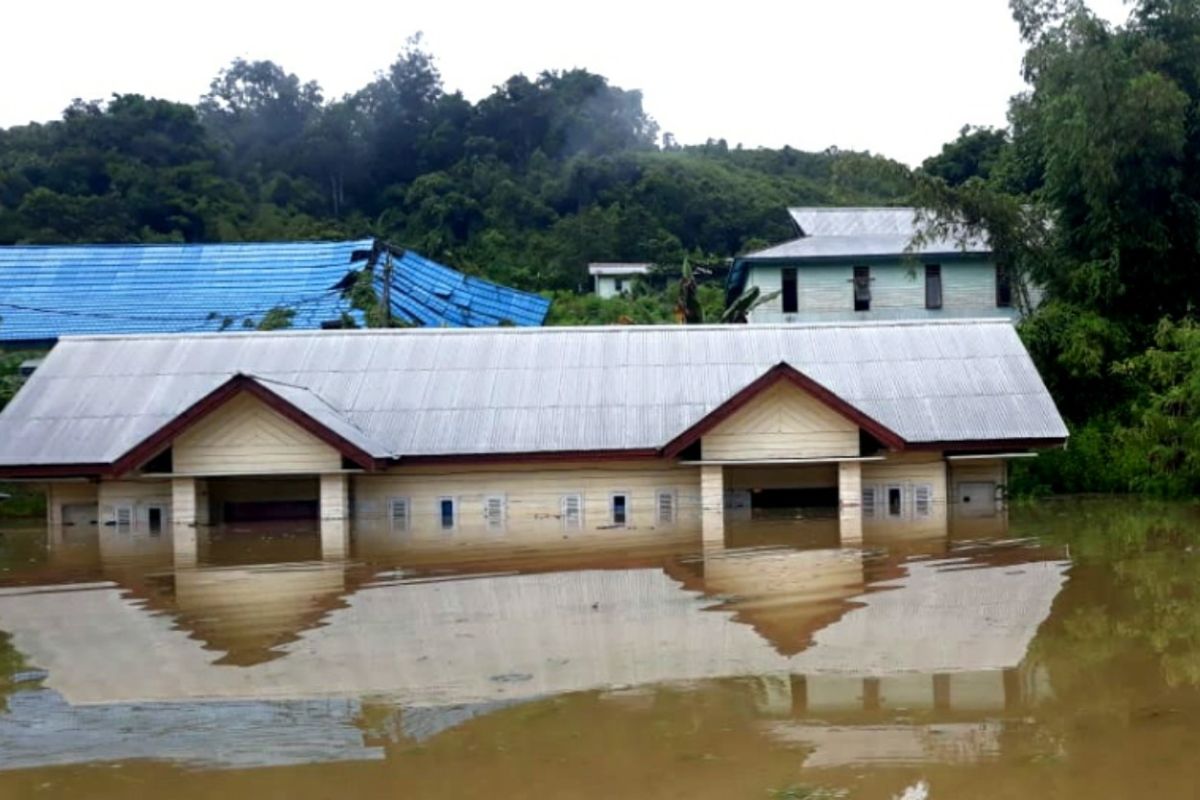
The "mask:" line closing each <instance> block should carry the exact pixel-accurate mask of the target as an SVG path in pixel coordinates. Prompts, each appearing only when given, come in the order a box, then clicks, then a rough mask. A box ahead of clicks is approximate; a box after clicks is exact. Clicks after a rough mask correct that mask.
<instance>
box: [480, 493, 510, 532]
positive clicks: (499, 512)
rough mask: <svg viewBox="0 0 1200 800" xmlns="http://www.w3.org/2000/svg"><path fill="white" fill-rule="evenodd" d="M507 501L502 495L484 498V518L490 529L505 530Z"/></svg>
mask: <svg viewBox="0 0 1200 800" xmlns="http://www.w3.org/2000/svg"><path fill="white" fill-rule="evenodd" d="M505 505H506V504H505V502H504V497H503V496H502V495H492V496H491V497H485V498H484V500H483V519H484V521H485V522H486V524H487V529H488V530H489V531H493V532H495V531H502V530H504V520H505V516H506V514H505V511H506V509H505Z"/></svg>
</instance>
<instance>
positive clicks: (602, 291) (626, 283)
mask: <svg viewBox="0 0 1200 800" xmlns="http://www.w3.org/2000/svg"><path fill="white" fill-rule="evenodd" d="M635 277H636V276H634V275H595V276H593V279H594V280H595V282H596V295H597V296H599V297H604V298H608V297H616V296H617V295H619V294H622V293H624V292H628V291H629V289H630V287H631V286H632V285H633V281H634V278H635ZM617 281H620V282H621V288H620V289H618V288H617Z"/></svg>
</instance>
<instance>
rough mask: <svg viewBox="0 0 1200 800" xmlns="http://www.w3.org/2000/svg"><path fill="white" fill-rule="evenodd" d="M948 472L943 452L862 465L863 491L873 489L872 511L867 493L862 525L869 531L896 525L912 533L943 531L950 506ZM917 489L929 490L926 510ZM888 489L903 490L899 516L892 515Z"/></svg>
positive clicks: (897, 455)
mask: <svg viewBox="0 0 1200 800" xmlns="http://www.w3.org/2000/svg"><path fill="white" fill-rule="evenodd" d="M946 472H947V470H946V461H945V460H944V459H943V457H942V454H941V453H895V454H892V455H890V456H889V457H888V459H887V461H883V462H876V461H869V462H865V463H863V465H862V485H863V488H864V490H865V489H868V488H873V489H874V506H873V508H869V507H868V504H867V499H868V498H866V492H865V491H864V501H863V522H864V527H865V529H866V530H867V532H868V533H870V532H875V531H884V530H886V529H887V528H888V526H891V525H896V524H903V525H904V526H905V529H906V531H908V532H912V533H917V532H920V531H921V530H923V529H925V528H927V529H928V530H929V531H931V532H934V531H942V530H944V529H945V527H946V519H947V514H948V511H949V503H950V495H949V493H948V487H947V480H946ZM918 487H926V488H927V489H928V491H929V503H928V508H927V509H924V510H923V509H921V508H918V503H917V488H918ZM889 488H899V489H900V493H901V509H900V514H899V516H893V515H892V514H891V513H890V509H889V508H888V501H887V492H888V489H889Z"/></svg>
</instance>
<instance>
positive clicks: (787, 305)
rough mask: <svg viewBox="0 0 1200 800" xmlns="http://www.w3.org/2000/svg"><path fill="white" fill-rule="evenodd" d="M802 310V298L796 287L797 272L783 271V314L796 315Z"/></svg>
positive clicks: (792, 270) (791, 270) (793, 270)
mask: <svg viewBox="0 0 1200 800" xmlns="http://www.w3.org/2000/svg"><path fill="white" fill-rule="evenodd" d="M799 310H800V296H799V293H798V290H797V287H796V270H795V269H785V270H784V271H783V313H785V314H795V313H796V312H797V311H799Z"/></svg>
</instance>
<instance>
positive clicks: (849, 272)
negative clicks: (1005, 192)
mask: <svg viewBox="0 0 1200 800" xmlns="http://www.w3.org/2000/svg"><path fill="white" fill-rule="evenodd" d="M926 263H930V264H934V263H940V264H941V267H942V308H941V309H927V308H925V264H926ZM788 266H789V265H757V266H754V267H752V268H751V270H750V274H749V277H748V279H747V286H748V287H749V286H758V287H759V288H760V289H761V290H762V292H763V293H764V294H767V293H770V292H775V291H779V290H780V289H781V288H782V274H783V269H785V268H787V267H788ZM855 266H869V267H870V268H871V278H872V281H871V310H870V311H858V312H856V311H855V310H854V289H853V283H852V279H853V277H854V267H855ZM796 272H797V298H796V299H797V308H798V311H797V312H796V313H794V314H784V313H783V298H782V296H780V297H776V298H775V299H774V300H772V301H770V302H768V303H764V304H763V305H761V306H759V307H758V308H757V309H756V310H755V311H754V312H753V314H752V315H751V322H797V321H801V320H803V321H813V320H831V321H836V320H855V319H857V320H864V321H865V320H872V319H897V318H900V319H910V318H911V319H938V318H955V317H979V316H997V317H1014V316H1015V311H1014V309H1011V308H997V307H996V269H995V264H994V263H993V262H991V261H985V260H982V259H980V260H963V261H958V260H955V261H947V262H938V261H935V260H933V259H930V260H929V261H928V262H926V261H913V262H910V261H902V260H889V261H879V260H859V261H846V262H844V263H836V264H820V265H815V264H814V265H801V266H798V267H797V268H796Z"/></svg>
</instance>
